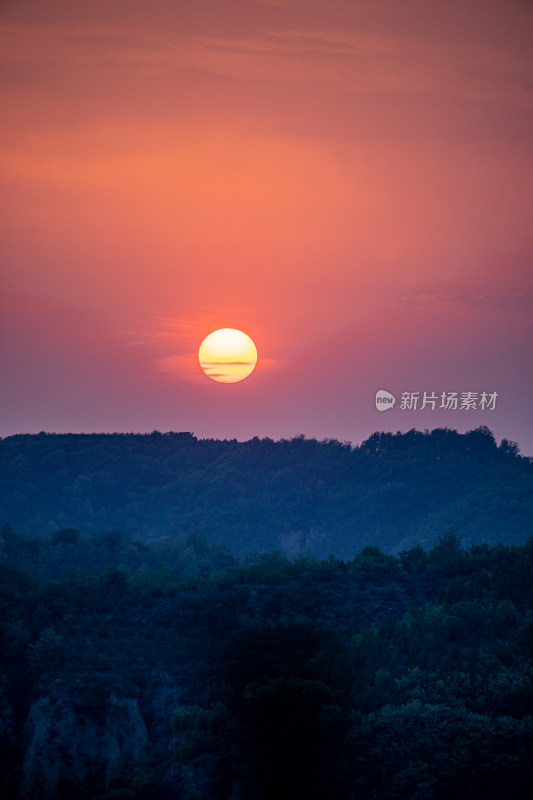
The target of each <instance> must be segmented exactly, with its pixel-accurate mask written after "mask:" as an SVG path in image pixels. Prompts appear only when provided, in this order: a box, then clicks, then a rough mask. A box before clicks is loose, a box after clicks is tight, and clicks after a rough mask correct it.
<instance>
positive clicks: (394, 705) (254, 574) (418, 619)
mask: <svg viewBox="0 0 533 800" xmlns="http://www.w3.org/2000/svg"><path fill="white" fill-rule="evenodd" d="M301 446H307V445H305V444H301ZM317 446H320V445H317ZM513 458H515V456H513ZM1 547H2V562H1V563H0V609H1V613H0V653H1V654H2V664H1V684H0V704H1V707H2V727H1V728H0V743H1V747H2V756H3V757H2V761H3V763H4V764H7V765H11V766H10V768H6V769H4V773H3V775H2V777H1V779H0V784H1V785H0V788H1V789H2V790H3V792H4V796H8V797H10V798H11V797H12V798H17V797H18V796H19V792H20V787H21V785H22V780H21V774H22V772H23V770H22V765H23V763H24V764H25V767H24V769H25V770H26V771H27V770H28V769H29V767H28V764H30V763H33V762H32V761H31V759H32V758H33V759H34V761H35V759H37V758H38V755H35V753H38V748H37V747H35V748H34V750H31V752H30V751H29V750H28V741H29V739H31V737H32V736H33V739H32V741H35V737H38V735H39V730H40V729H44V730H45V731H47V730H49V728H47V727H46V725H47V724H48V723H47V720H50V719H53V720H54V725H55V727H54V728H53V731H54V736H53V737H51V736H50V735H48V734H47V740H46V741H47V742H48V744H47V746H48V747H50V746H51V745H50V744H49V742H50V741H51V740H52V739H53V742H52V743H54V742H55V743H56V744H57V751H54V753H55V755H54V758H55V761H54V766H53V770H52V765H51V760H50V759H49V760H48V761H47V762H46V763H47V764H48V763H49V762H50V771H51V772H53V771H54V770H55V772H54V775H55V774H56V773H57V771H58V770H59V773H60V774H61V775H62V776H63V777H62V778H61V781H59V782H57V783H56V784H54V786H55V787H56V788H55V789H54V794H53V795H48V796H53V797H57V798H58V800H63V799H64V800H66V798H67V797H68V798H70V797H73V796H76V797H78V798H79V800H96V798H99V799H100V800H112V799H113V798H114V799H115V800H118V798H122V800H147V799H148V798H152V797H157V798H158V799H159V798H161V799H162V800H170V799H171V798H180V800H183V798H190V799H191V800H192V798H206V799H207V800H226V799H227V800H230V798H253V799H254V800H255V799H257V800H263V798H265V800H266V799H267V798H278V797H280V796H290V797H305V798H311V799H313V798H317V800H318V798H336V799H338V800H344V799H346V800H348V799H349V798H355V797H356V798H364V799H365V800H366V799H368V800H378V798H379V800H389V798H390V800H392V799H393V798H394V799H395V800H397V799H402V800H403V799H405V800H408V799H409V800H411V798H420V799H422V798H424V800H433V799H435V800H447V799H448V798H450V800H451V798H454V799H456V798H457V797H461V798H463V797H464V798H468V799H469V800H478V799H479V800H487V798H501V799H502V800H503V799H504V798H508V799H509V800H510V799H511V798H513V800H514V799H515V798H518V799H520V798H522V797H524V798H525V797H529V792H530V787H531V782H532V780H533V765H532V762H531V752H532V747H533V664H532V655H533V580H532V577H533V539H530V540H529V541H527V542H525V543H524V544H523V545H513V546H506V545H503V544H498V545H494V546H489V545H488V544H482V545H469V546H468V547H467V548H465V547H463V545H462V542H461V539H460V536H459V533H458V531H456V530H454V529H446V530H444V531H441V534H440V535H439V537H438V538H437V541H436V543H435V544H434V545H433V546H432V547H431V548H430V549H428V550H424V549H423V548H421V547H420V546H419V545H415V546H413V547H411V548H406V549H405V550H403V551H402V552H400V553H399V554H398V555H397V556H393V555H390V554H386V553H384V552H382V550H381V549H379V547H377V546H375V545H367V546H366V547H364V548H363V549H362V550H361V551H360V552H359V553H357V554H356V555H355V556H354V557H352V558H350V559H345V560H339V559H336V558H333V557H331V558H329V559H328V560H321V559H319V558H317V557H315V556H310V555H308V556H305V555H302V556H299V557H298V558H295V559H293V560H291V559H289V558H288V557H287V556H286V555H285V554H283V553H281V552H270V553H259V554H256V555H249V556H247V557H246V558H244V559H243V560H241V561H238V560H237V558H236V557H235V556H234V555H233V554H232V553H231V552H230V551H229V550H227V548H225V547H223V546H221V545H214V546H213V545H210V544H209V543H208V541H207V540H206V538H205V537H204V536H203V535H202V534H201V533H199V532H198V531H193V532H191V533H190V534H189V535H188V536H186V537H184V538H183V539H182V540H180V541H176V542H173V543H169V542H168V541H165V542H162V543H157V544H152V545H150V544H146V543H143V542H140V541H137V540H134V539H132V538H131V537H128V536H125V535H123V536H118V535H116V534H113V535H103V534H100V535H98V536H89V535H87V534H82V533H80V532H79V531H77V530H73V529H72V528H68V529H60V530H56V531H52V532H50V533H49V534H41V535H39V536H24V535H21V534H18V533H15V532H14V531H13V530H12V529H11V528H10V527H9V526H4V528H3V530H2V542H1ZM128 704H129V705H128ZM133 706H135V707H133ZM137 708H138V709H139V710H140V717H139V712H138V711H137V710H136V709H137ZM54 709H56V710H55V711H54ZM37 711H39V714H40V716H39V717H37V716H36V715H37ZM54 714H55V716H54ZM120 714H122V717H120ZM128 715H129V716H128ZM136 715H137V716H136ZM141 717H142V720H144V722H142V724H141V723H140V722H139V719H141ZM114 718H117V719H119V723H120V724H119V723H117V725H116V726H115V727H116V728H117V730H119V728H120V727H121V726H122V727H123V728H124V729H125V730H127V731H129V732H128V734H127V737H128V738H129V739H130V740H131V739H135V737H137V738H138V739H139V741H140V742H142V741H144V740H143V739H142V736H143V735H146V736H147V740H146V746H145V745H143V749H142V756H138V757H137V760H136V762H135V764H134V765H133V766H132V765H131V764H130V765H129V766H127V767H124V768H120V769H119V768H117V769H116V771H115V772H113V774H107V773H106V771H105V766H102V764H104V762H105V761H106V758H107V756H106V758H103V757H102V761H101V762H99V761H98V757H97V755H98V754H93V755H91V759H92V761H91V759H90V758H89V756H88V755H87V764H86V765H85V767H84V769H86V771H85V773H83V777H79V776H80V775H81V772H80V770H81V767H80V766H79V761H76V759H75V758H73V756H72V753H73V750H72V748H73V747H74V745H73V744H72V742H71V741H70V740H71V739H72V738H75V737H74V735H73V734H72V731H77V730H79V731H82V733H83V736H82V735H81V734H80V740H83V741H93V740H95V741H98V737H96V736H93V737H92V738H91V737H90V736H89V732H93V733H94V732H100V733H101V735H100V738H101V740H102V742H104V739H105V732H106V731H107V732H109V730H110V729H111V728H112V726H113V719H114ZM35 719H38V724H37V723H36V722H35V723H32V720H35ZM68 720H74V721H75V722H74V723H73V727H72V728H68V725H67V722H68ZM32 724H33V725H34V728H33V729H32ZM50 724H51V723H50ZM68 724H70V723H68ZM62 725H63V726H64V732H63V733H62V731H63V728H62V727H61V726H62ZM127 725H129V728H127ZM32 730H33V734H32ZM50 730H51V728H50ZM144 731H147V734H145V733H144ZM69 732H70V733H69ZM43 735H44V734H43ZM117 736H119V734H117ZM54 737H55V738H54ZM69 737H70V738H69ZM84 737H85V738H84ZM54 746H55V745H54ZM93 746H94V747H96V746H97V745H93ZM104 746H106V747H107V746H108V745H105V743H104V744H102V747H104ZM69 748H70V749H69ZM28 753H30V755H28ZM104 755H105V754H104ZM109 758H111V756H109ZM106 763H107V762H106ZM117 763H119V762H117ZM98 764H100V766H98ZM58 765H59V766H58ZM91 765H92V766H91ZM46 768H47V767H42V768H41V772H40V773H38V778H37V779H36V780H38V781H41V783H42V782H43V781H44V782H45V781H46V780H48V776H47V772H46ZM76 770H78V771H77V772H76ZM21 771H22V772H21ZM77 776H78V777H77ZM50 780H51V778H50ZM35 785H37V784H35ZM30 796H31V795H30ZM33 796H37V791H36V790H35V794H34V795H33ZM38 796H45V794H44V793H39V794H38Z"/></svg>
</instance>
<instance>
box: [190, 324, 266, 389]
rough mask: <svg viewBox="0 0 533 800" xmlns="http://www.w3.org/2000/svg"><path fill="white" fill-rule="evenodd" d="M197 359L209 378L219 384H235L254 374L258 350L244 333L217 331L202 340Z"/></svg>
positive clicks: (227, 330)
mask: <svg viewBox="0 0 533 800" xmlns="http://www.w3.org/2000/svg"><path fill="white" fill-rule="evenodd" d="M198 360H199V362H200V366H201V368H202V369H203V371H204V372H205V374H206V375H207V376H208V378H212V379H213V380H214V381H218V382H219V383H237V382H238V381H242V380H244V378H247V377H248V375H250V374H251V373H252V372H253V371H254V369H255V365H256V363H257V349H256V346H255V344H254V343H253V341H252V339H250V337H249V336H247V334H246V333H243V332H242V331H239V330H236V329H235V328H220V329H219V330H216V331H213V333H210V334H209V336H206V338H205V339H204V340H203V342H202V344H201V345H200V349H199V351H198Z"/></svg>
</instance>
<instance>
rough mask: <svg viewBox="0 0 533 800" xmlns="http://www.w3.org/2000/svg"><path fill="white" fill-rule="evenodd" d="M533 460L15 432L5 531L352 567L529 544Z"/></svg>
mask: <svg viewBox="0 0 533 800" xmlns="http://www.w3.org/2000/svg"><path fill="white" fill-rule="evenodd" d="M532 519H533V463H532V462H531V460H530V459H528V458H524V457H522V456H520V455H519V453H518V448H517V447H516V445H514V444H513V443H510V442H508V441H507V440H503V441H502V443H501V444H500V445H499V446H498V445H497V443H496V441H495V439H494V436H493V435H492V433H491V432H490V430H488V429H487V428H478V429H476V430H473V431H469V432H468V433H465V434H459V433H457V431H454V430H449V429H436V430H433V431H431V432H426V433H421V432H419V431H415V430H412V431H409V432H408V433H405V434H401V433H397V434H391V433H375V434H373V435H372V436H370V438H369V439H367V440H366V441H365V442H363V443H362V444H361V445H360V446H356V447H353V446H351V445H350V444H347V443H341V442H338V441H336V440H324V441H317V440H315V439H306V438H305V437H303V436H298V437H295V438H292V439H282V440H281V441H273V440H272V439H258V438H257V437H256V438H254V439H252V440H250V441H247V442H239V441H236V440H231V441H228V440H213V439H203V440H199V439H196V438H195V437H194V436H193V435H192V434H190V433H159V432H157V431H155V432H153V433H151V434H145V435H142V434H45V433H41V434H38V435H16V436H10V437H6V438H4V439H2V440H0V522H10V523H11V525H12V526H13V527H14V528H15V529H16V530H20V531H27V532H29V531H31V532H35V531H41V532H43V533H44V532H50V531H53V530H59V529H62V528H65V527H75V528H79V529H81V530H83V531H84V532H86V533H98V532H103V531H121V532H123V533H126V534H127V535H129V536H131V537H134V538H142V539H144V540H150V539H160V538H162V537H171V538H179V537H185V536H187V535H188V534H190V533H191V532H194V531H199V532H201V533H202V534H203V535H205V537H206V538H207V540H208V541H209V542H210V543H221V544H225V545H227V546H229V547H230V548H231V549H232V550H234V551H235V552H236V553H237V554H244V553H246V552H255V551H266V550H276V549H282V550H284V551H285V552H286V553H287V554H289V555H291V556H293V555H297V554H298V553H301V552H307V553H312V554H315V555H317V556H319V557H327V556H328V555H329V554H334V555H335V556H337V557H340V558H350V557H352V556H353V555H354V554H355V553H356V552H357V551H358V550H360V549H361V548H362V547H364V546H365V545H369V544H371V545H377V546H379V547H381V548H382V549H383V550H385V551H388V552H399V551H401V550H403V549H407V548H410V547H412V546H413V545H415V544H417V543H421V544H422V545H423V546H425V547H430V546H431V545H432V544H433V543H434V542H435V541H436V540H437V538H438V536H439V535H440V534H441V533H442V532H443V531H444V530H446V529H447V528H449V527H454V528H456V529H457V530H458V531H459V535H460V536H461V538H462V541H463V544H465V545H471V544H473V543H474V544H475V543H480V542H486V543H488V544H490V545H493V544H496V543H498V542H503V543H505V544H520V543H523V542H525V541H526V539H527V538H528V536H530V535H531V530H532V526H531V521H532Z"/></svg>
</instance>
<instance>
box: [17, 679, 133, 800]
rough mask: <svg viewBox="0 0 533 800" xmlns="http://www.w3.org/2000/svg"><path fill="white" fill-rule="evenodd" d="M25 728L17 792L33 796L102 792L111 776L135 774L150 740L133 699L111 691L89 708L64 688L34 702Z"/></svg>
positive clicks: (42, 799) (39, 799) (35, 799)
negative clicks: (19, 786)
mask: <svg viewBox="0 0 533 800" xmlns="http://www.w3.org/2000/svg"><path fill="white" fill-rule="evenodd" d="M58 683H59V682H58ZM26 728H27V731H26V735H27V747H26V752H25V757H24V766H23V778H22V784H21V796H22V797H23V798H31V799H32V800H56V799H57V798H59V797H63V796H65V797H67V796H70V797H75V796H87V794H90V793H97V792H103V791H105V790H106V789H107V788H108V787H109V783H110V779H111V778H112V777H113V776H116V775H124V774H125V775H134V774H135V772H136V770H137V768H138V766H139V765H140V764H142V763H143V761H144V758H145V751H146V745H147V742H148V734H147V729H146V724H145V722H144V719H143V717H142V715H141V712H140V710H139V705H138V702H137V699H135V698H131V697H120V696H118V695H117V694H116V693H114V692H113V693H111V695H110V696H109V697H108V698H107V699H106V702H105V703H104V704H103V705H102V707H95V706H93V707H91V706H90V705H87V703H86V701H85V703H83V704H82V698H80V696H79V695H77V693H76V692H74V694H72V693H71V692H70V691H69V690H68V687H62V686H56V687H51V691H49V693H47V694H44V695H42V696H40V697H39V698H38V699H37V700H36V701H35V702H34V703H33V704H32V706H31V708H30V712H29V715H28V719H27V723H26Z"/></svg>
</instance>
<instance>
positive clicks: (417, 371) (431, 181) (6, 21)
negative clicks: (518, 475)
mask: <svg viewBox="0 0 533 800" xmlns="http://www.w3.org/2000/svg"><path fill="white" fill-rule="evenodd" d="M532 23H533V7H532V5H531V3H529V2H526V0H446V1H445V0H434V1H433V2H432V1H431V0H403V2H401V3H399V2H397V0H379V2H378V1H377V0H327V1H326V0H261V1H259V0H257V1H256V2H253V0H226V1H225V2H224V3H222V2H220V0H210V1H209V2H208V1H207V0H151V2H149V0H143V1H141V0H99V1H97V0H92V2H90V3H88V2H85V0H84V1H83V2H82V1H81V0H79V1H78V0H48V1H47V2H46V3H43V2H42V1H41V0H24V2H23V1H22V0H2V2H1V3H0V72H1V81H2V82H1V91H2V96H1V107H2V110H3V123H2V126H1V127H0V170H1V173H2V176H3V180H2V187H3V188H2V193H1V199H0V203H1V206H0V226H1V231H0V238H1V265H2V275H1V279H2V286H3V292H2V294H3V302H4V305H5V308H4V309H3V310H2V314H1V329H2V330H1V333H2V341H1V347H2V353H1V359H2V361H1V365H0V369H1V374H2V377H3V380H2V384H3V385H2V400H1V409H2V410H1V416H0V435H9V434H11V433H18V432H38V431H40V430H47V431H73V432H77V431H115V430H116V431H130V430H131V431H151V430H153V429H159V430H191V431H194V432H195V433H196V435H197V436H199V437H203V436H216V437H220V438H233V437H237V438H241V439H242V438H249V437H251V436H254V435H258V436H272V437H273V438H279V437H281V436H291V435H294V434H298V433H305V434H307V435H309V436H317V437H319V438H322V437H336V438H339V439H342V440H349V441H353V442H360V441H361V440H362V439H364V438H366V437H367V436H368V435H370V434H371V433H372V432H373V431H375V430H378V429H383V430H408V429H409V428H412V427H416V428H420V429H424V428H433V427H436V426H441V425H447V426H449V427H454V428H457V429H458V430H468V429H470V428H473V427H477V426H478V425H482V424H484V425H488V426H489V427H490V428H492V429H493V430H494V432H495V434H496V437H497V438H498V439H500V438H502V437H506V438H509V439H513V440H516V441H518V443H519V444H520V447H521V449H522V452H524V453H526V454H528V455H533V424H532V419H533V413H532V410H533V380H532V374H533V370H532V368H531V360H532V359H531V352H532V345H533V331H532V319H533V300H532V283H533V270H532V252H533V246H532V238H533V237H532V225H531V219H533V203H532V185H533V181H532V172H531V161H532V158H531V154H532V150H531V141H532V134H533V125H532V117H533V115H532V108H533V92H532V87H533V76H532V71H533V70H532V67H533V57H532V54H531V41H532V37H533V24H532ZM218 327H235V328H240V329H242V330H244V331H245V332H246V333H248V334H249V335H250V336H251V337H252V338H253V339H254V341H255V343H256V345H257V349H258V352H259V363H258V367H257V369H256V371H255V372H254V373H253V374H252V376H251V377H250V378H247V379H246V380H245V381H243V382H242V383H238V384H233V385H222V384H216V383H214V382H213V381H211V380H209V379H208V378H206V377H205V376H204V375H203V374H202V373H201V371H200V368H199V366H198V365H197V361H196V352H197V350H198V346H199V344H200V342H201V341H202V339H203V338H204V337H205V336H206V335H207V334H208V333H209V332H210V331H212V330H214V329H215V328H218ZM381 388H384V389H387V390H389V391H390V392H392V393H394V394H395V395H396V397H397V398H398V401H397V404H396V406H395V408H394V409H393V410H390V411H387V412H385V413H380V412H378V411H376V409H375V405H374V395H375V392H376V390H378V389H381ZM404 391H409V392H411V391H413V392H414V391H419V392H421V393H423V392H424V391H428V392H436V393H437V394H439V395H440V393H442V392H443V391H446V392H452V391H457V392H459V393H461V392H466V391H473V392H477V393H478V394H481V392H483V391H485V392H498V399H497V404H496V408H495V410H494V411H490V410H485V411H481V410H470V411H466V410H460V409H458V410H457V411H444V410H439V409H438V408H436V409H435V410H434V411H432V410H429V409H428V408H426V409H424V410H421V409H420V408H418V409H417V410H412V409H411V410H408V409H401V408H400V407H399V406H400V395H401V393H402V392H404Z"/></svg>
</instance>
